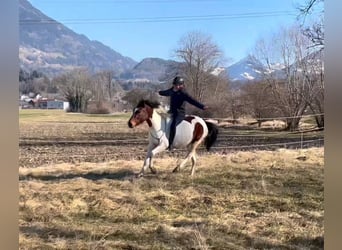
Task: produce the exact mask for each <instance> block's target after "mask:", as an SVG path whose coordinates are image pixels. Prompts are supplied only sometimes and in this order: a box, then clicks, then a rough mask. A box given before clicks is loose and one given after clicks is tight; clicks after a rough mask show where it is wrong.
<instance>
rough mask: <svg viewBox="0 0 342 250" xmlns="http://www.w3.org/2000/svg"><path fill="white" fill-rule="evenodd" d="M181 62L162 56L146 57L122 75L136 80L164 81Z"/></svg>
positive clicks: (124, 77)
mask: <svg viewBox="0 0 342 250" xmlns="http://www.w3.org/2000/svg"><path fill="white" fill-rule="evenodd" d="M179 65H180V63H179V62H176V61H173V60H164V59H161V58H145V59H143V60H142V61H141V62H139V63H138V64H137V65H135V66H134V67H133V68H132V69H130V70H127V71H126V72H124V73H123V74H121V75H120V77H121V78H123V79H127V80H133V79H134V80H136V81H139V80H140V81H150V82H163V81H164V80H165V78H166V76H167V74H168V72H171V71H173V70H175V71H177V68H178V67H179Z"/></svg>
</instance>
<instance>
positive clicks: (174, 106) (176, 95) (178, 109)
mask: <svg viewBox="0 0 342 250" xmlns="http://www.w3.org/2000/svg"><path fill="white" fill-rule="evenodd" d="M159 95H161V96H170V113H171V114H173V115H174V116H178V115H181V116H184V115H185V102H188V103H190V104H192V105H194V106H196V107H197V108H199V109H204V105H203V104H202V103H200V102H198V101H196V100H195V99H194V98H192V97H191V96H190V95H189V94H188V93H186V92H185V91H184V90H179V91H173V88H170V89H167V90H161V91H159Z"/></svg>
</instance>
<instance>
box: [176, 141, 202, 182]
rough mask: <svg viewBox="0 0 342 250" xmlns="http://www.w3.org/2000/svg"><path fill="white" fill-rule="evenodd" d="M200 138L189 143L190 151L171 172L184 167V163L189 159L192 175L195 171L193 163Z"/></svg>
mask: <svg viewBox="0 0 342 250" xmlns="http://www.w3.org/2000/svg"><path fill="white" fill-rule="evenodd" d="M201 142H202V140H199V141H196V142H195V143H194V144H192V145H191V149H190V152H189V153H188V155H187V156H186V158H185V159H184V160H183V161H182V162H181V164H179V166H177V167H176V168H175V169H174V170H173V172H177V171H180V170H181V169H183V168H184V166H185V164H186V163H187V162H188V161H189V160H190V159H191V162H192V165H191V175H194V173H195V165H196V149H197V147H198V146H199V145H200V144H201Z"/></svg>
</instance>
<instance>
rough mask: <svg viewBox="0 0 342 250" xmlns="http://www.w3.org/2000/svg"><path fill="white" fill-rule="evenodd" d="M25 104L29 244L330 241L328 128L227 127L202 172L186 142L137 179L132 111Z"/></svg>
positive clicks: (142, 132) (23, 241)
mask: <svg viewBox="0 0 342 250" xmlns="http://www.w3.org/2000/svg"><path fill="white" fill-rule="evenodd" d="M19 115H20V116H19V121H20V147H19V152H20V155H19V164H20V166H19V193H20V200H19V233H20V234H19V245H20V249H323V244H324V227H323V219H324V209H323V188H324V186H323V177H324V150H323V141H317V139H322V138H323V132H311V133H287V132H279V131H275V130H261V129H257V128H249V129H246V127H244V126H240V127H237V126H236V127H232V126H228V127H220V136H219V139H218V142H217V144H216V145H215V147H214V148H213V151H212V152H210V153H207V152H205V151H203V150H200V152H199V158H198V166H197V171H196V173H195V176H194V177H193V178H190V176H189V169H185V170H184V171H183V172H180V173H177V174H172V173H171V171H172V169H173V167H174V166H175V165H176V164H177V162H179V159H181V158H182V157H183V156H184V153H185V152H183V151H176V152H172V153H169V152H165V153H162V154H160V155H159V156H158V157H157V158H156V159H155V166H156V168H157V170H158V174H156V175H153V174H148V175H146V177H144V178H142V179H134V178H132V176H133V175H134V173H136V172H138V171H139V170H140V169H141V167H142V159H143V157H144V152H145V148H146V146H147V132H146V127H145V126H142V127H140V128H136V129H133V130H132V129H128V128H127V119H128V117H129V114H117V115H110V116H108V115H102V116H101V115H96V116H95V115H94V116H92V115H84V114H67V113H64V112H62V111H42V110H22V111H20V113H19ZM298 141H300V142H299V143H297V142H298ZM305 141H306V142H305ZM252 145H257V146H255V147H251V146H252ZM295 148H299V149H295Z"/></svg>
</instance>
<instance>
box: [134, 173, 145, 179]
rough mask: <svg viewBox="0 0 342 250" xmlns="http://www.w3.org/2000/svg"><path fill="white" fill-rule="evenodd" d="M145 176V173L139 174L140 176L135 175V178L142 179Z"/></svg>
mask: <svg viewBox="0 0 342 250" xmlns="http://www.w3.org/2000/svg"><path fill="white" fill-rule="evenodd" d="M143 176H144V173H138V174H136V175H135V178H141V177H143Z"/></svg>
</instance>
